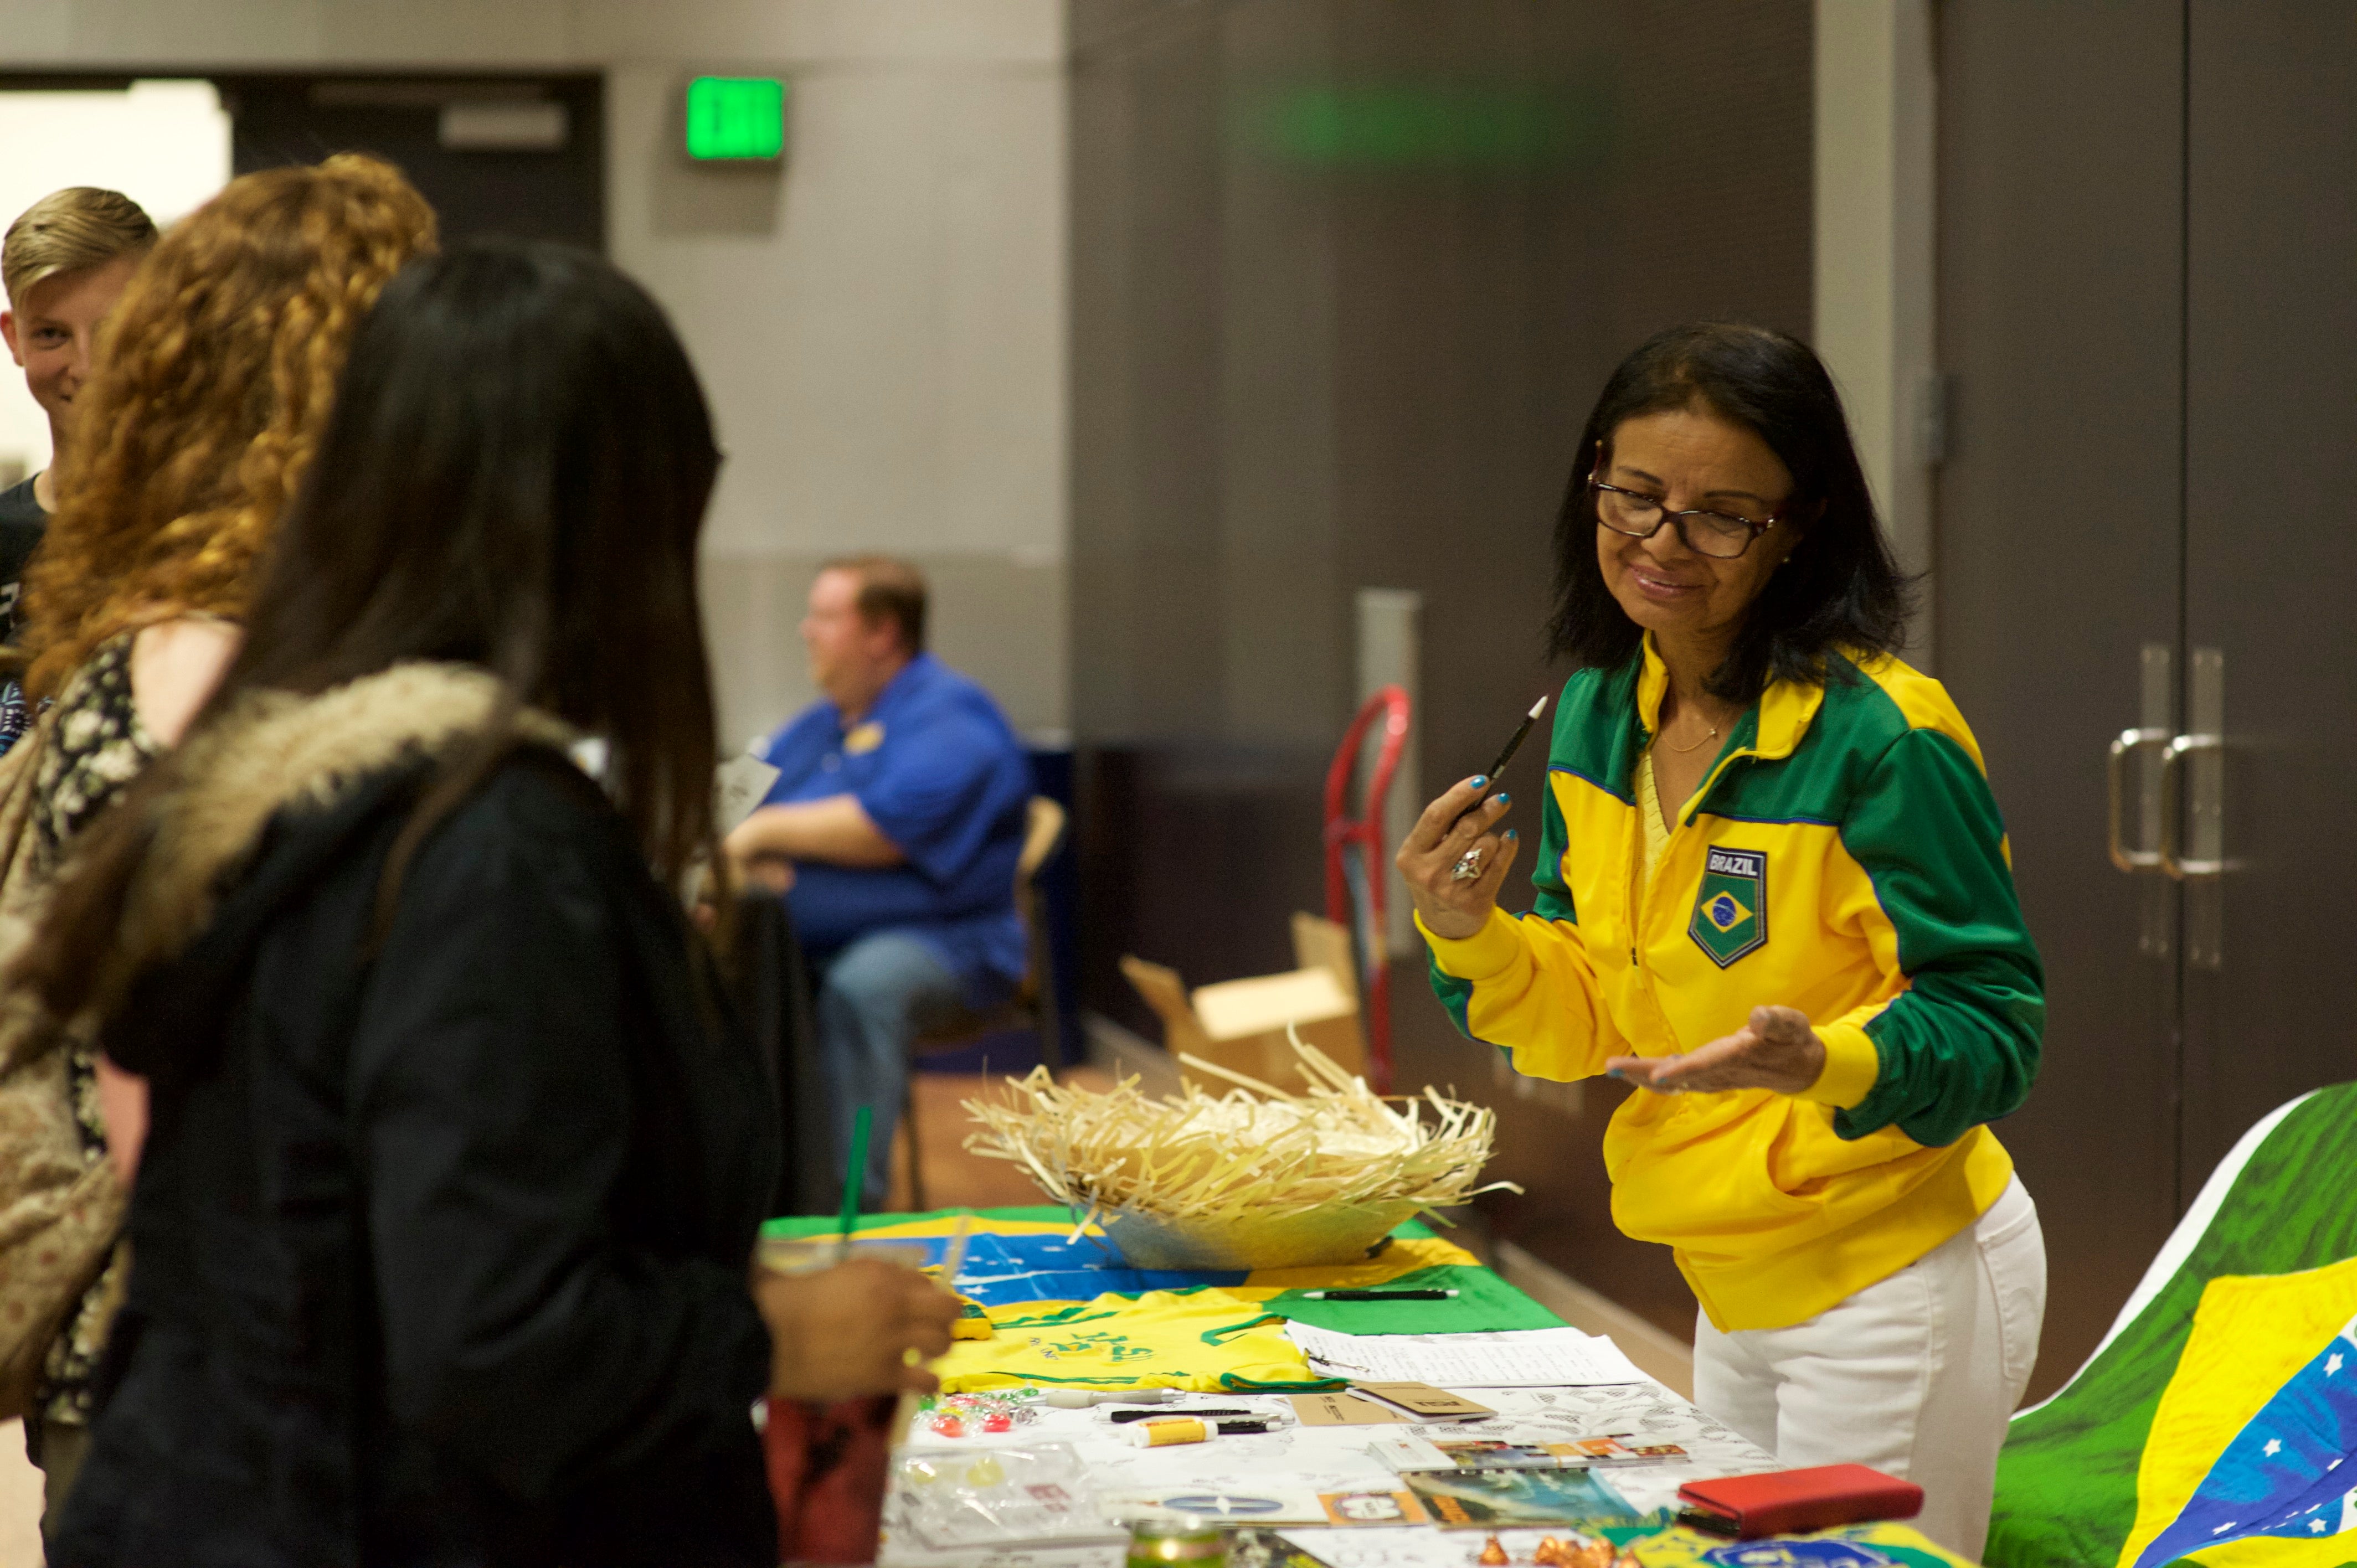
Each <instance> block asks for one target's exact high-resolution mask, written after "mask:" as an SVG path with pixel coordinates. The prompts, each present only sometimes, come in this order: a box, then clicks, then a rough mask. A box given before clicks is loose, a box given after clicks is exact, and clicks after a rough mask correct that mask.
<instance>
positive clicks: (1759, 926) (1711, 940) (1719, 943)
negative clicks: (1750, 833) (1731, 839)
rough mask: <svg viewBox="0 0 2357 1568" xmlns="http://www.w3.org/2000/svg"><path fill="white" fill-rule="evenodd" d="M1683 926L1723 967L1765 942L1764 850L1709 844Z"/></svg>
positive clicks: (1766, 878) (1766, 929)
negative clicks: (1689, 915) (1689, 917)
mask: <svg viewBox="0 0 2357 1568" xmlns="http://www.w3.org/2000/svg"><path fill="white" fill-rule="evenodd" d="M1686 929H1687V930H1688V931H1689V932H1690V933H1691V934H1692V935H1693V937H1694V940H1695V946H1696V947H1699V948H1700V949H1702V950H1703V951H1705V952H1706V953H1708V954H1709V955H1710V961H1711V962H1713V963H1715V964H1717V965H1718V967H1719V968H1721V969H1725V968H1726V967H1727V965H1728V964H1731V963H1733V962H1734V961H1736V960H1737V959H1739V958H1741V957H1742V956H1743V955H1744V954H1746V953H1748V952H1754V951H1757V950H1759V949H1760V947H1761V946H1762V945H1764V944H1765V943H1766V942H1767V940H1768V854H1767V852H1766V851H1765V850H1757V849H1721V848H1719V847H1717V846H1716V845H1714V846H1713V847H1712V848H1711V851H1710V858H1709V859H1708V860H1707V861H1706V862H1705V863H1704V865H1703V874H1702V891H1701V892H1699V893H1697V894H1695V908H1694V919H1693V920H1692V921H1691V922H1690V923H1689V924H1688V925H1687V927H1686Z"/></svg>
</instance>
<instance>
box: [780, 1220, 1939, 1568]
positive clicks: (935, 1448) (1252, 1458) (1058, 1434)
mask: <svg viewBox="0 0 2357 1568" xmlns="http://www.w3.org/2000/svg"><path fill="white" fill-rule="evenodd" d="M983 1215H984V1217H983V1218H981V1219H977V1220H976V1221H975V1224H976V1227H977V1229H983V1228H988V1227H992V1226H1002V1225H1003V1226H1006V1227H1007V1228H1010V1229H1012V1228H1021V1229H1025V1230H1032V1231H1035V1232H1036V1231H1038V1230H1040V1229H1043V1228H1044V1226H1045V1225H1048V1224H1060V1225H1063V1226H1069V1225H1070V1223H1071V1221H1070V1219H1069V1218H1068V1217H1067V1216H1066V1215H1065V1213H1064V1211H1063V1210H1061V1209H1059V1208H1035V1209H998V1210H988V1211H983ZM937 1218H938V1217H927V1216H909V1215H879V1216H874V1217H870V1218H867V1219H863V1221H862V1222H861V1228H862V1230H884V1231H887V1232H895V1231H898V1232H903V1233H905V1232H906V1231H907V1230H909V1229H911V1228H912V1227H915V1228H922V1227H921V1224H920V1222H921V1221H924V1220H927V1219H937ZM829 1228H830V1222H828V1221H825V1220H817V1219H814V1220H807V1221H780V1222H777V1223H776V1224H775V1225H774V1226H773V1227H772V1230H773V1232H776V1233H784V1234H804V1235H807V1234H812V1233H815V1232H823V1231H824V1230H828V1229H829ZM1395 1234H1397V1235H1401V1236H1403V1237H1405V1238H1406V1239H1409V1240H1424V1239H1426V1238H1429V1237H1430V1235H1431V1232H1430V1231H1428V1230H1424V1228H1422V1227H1420V1226H1411V1227H1403V1228H1402V1230H1401V1231H1400V1232H1395ZM1459 1255H1460V1256H1463V1254H1459ZM1446 1266H1448V1267H1455V1268H1470V1269H1472V1270H1475V1271H1478V1272H1480V1273H1482V1274H1483V1275H1484V1276H1485V1280H1486V1283H1485V1285H1484V1288H1483V1289H1482V1290H1481V1291H1480V1298H1481V1300H1482V1301H1483V1302H1485V1303H1487V1304H1488V1305H1485V1306H1484V1307H1483V1308H1482V1311H1483V1312H1484V1313H1485V1314H1488V1315H1491V1316H1506V1317H1510V1318H1511V1319H1512V1321H1511V1323H1510V1324H1508V1325H1506V1326H1513V1327H1529V1326H1538V1325H1540V1324H1559V1323H1560V1319H1557V1318H1555V1316H1554V1315H1552V1314H1550V1313H1548V1312H1547V1311H1546V1310H1545V1309H1544V1307H1542V1306H1540V1305H1539V1304H1537V1303H1536V1302H1534V1301H1532V1300H1531V1299H1530V1298H1529V1297H1528V1296H1526V1295H1523V1294H1522V1293H1521V1292H1519V1291H1516V1290H1514V1288H1513V1287H1512V1285H1509V1284H1507V1283H1505V1282H1504V1281H1502V1280H1500V1279H1498V1278H1497V1277H1496V1276H1495V1275H1494V1274H1489V1273H1487V1271H1480V1270H1479V1266H1478V1264H1471V1263H1470V1262H1469V1261H1468V1262H1467V1263H1465V1264H1451V1265H1446ZM1301 1273H1303V1272H1302V1271H1285V1272H1284V1273H1283V1274H1282V1275H1281V1276H1276V1275H1272V1276H1268V1277H1266V1278H1262V1277H1261V1276H1254V1277H1253V1278H1254V1279H1257V1280H1260V1282H1261V1283H1257V1284H1254V1283H1251V1282H1250V1281H1247V1280H1245V1279H1243V1278H1242V1277H1240V1276H1233V1275H1231V1276H1222V1277H1219V1278H1218V1281H1217V1283H1222V1285H1223V1286H1224V1288H1228V1289H1232V1290H1234V1291H1236V1292H1237V1293H1238V1294H1247V1295H1256V1296H1261V1297H1263V1298H1264V1299H1265V1300H1266V1301H1267V1305H1269V1306H1270V1307H1271V1308H1272V1309H1276V1310H1286V1311H1288V1312H1289V1313H1290V1314H1292V1315H1295V1316H1302V1317H1308V1316H1311V1314H1312V1311H1313V1309H1318V1308H1319V1307H1320V1305H1321V1304H1301V1303H1298V1302H1292V1301H1288V1300H1287V1299H1286V1298H1285V1297H1283V1296H1281V1295H1279V1294H1277V1292H1278V1291H1279V1290H1280V1289H1282V1288H1283V1287H1286V1286H1293V1287H1298V1286H1299V1285H1300V1284H1302V1283H1304V1282H1303V1281H1302V1280H1301V1279H1300V1278H1298V1277H1297V1276H1298V1275H1300V1274H1301ZM1056 1277H1058V1278H1064V1277H1065V1276H1056ZM1420 1277H1421V1276H1420ZM1069 1288H1070V1289H1071V1290H1072V1291H1078V1292H1085V1291H1086V1290H1087V1285H1086V1284H1084V1283H1075V1284H1071V1285H1070V1287H1069ZM1114 1288H1119V1287H1114ZM1058 1299H1064V1300H1071V1299H1081V1297H1077V1296H1075V1295H1071V1294H1066V1295H1063V1296H1060V1297H1059V1298H1058ZM1460 1299H1462V1298H1460ZM1330 1311H1331V1307H1330V1305H1326V1306H1324V1307H1323V1310H1322V1311H1320V1314H1319V1315H1320V1316H1325V1315H1326V1314H1328V1313H1330ZM1324 1326H1333V1327H1342V1326H1343V1325H1341V1324H1338V1323H1334V1322H1332V1321H1330V1319H1329V1322H1328V1323H1326V1324H1325V1325H1324ZM1484 1326H1491V1325H1490V1324H1489V1323H1488V1322H1487V1320H1486V1319H1485V1324H1484ZM1356 1331H1358V1332H1364V1331H1365V1329H1364V1328H1363V1327H1362V1326H1361V1327H1359V1328H1357V1329H1356ZM1464 1392H1465V1393H1466V1394H1467V1395H1468V1397H1469V1398H1472V1399H1474V1400H1476V1401H1478V1402H1480V1403H1482V1404H1485V1405H1488V1406H1491V1408H1493V1409H1495V1410H1497V1411H1498V1412H1499V1414H1498V1416H1497V1418H1496V1419H1494V1420H1491V1421H1485V1422H1481V1423H1462V1424H1452V1425H1448V1426H1430V1427H1426V1426H1414V1425H1410V1426H1380V1427H1377V1426H1349V1427H1346V1426H1328V1427H1318V1426H1308V1425H1299V1424H1294V1425H1287V1426H1284V1427H1281V1428H1279V1429H1278V1430H1275V1431H1272V1432H1269V1433H1267V1434H1246V1435H1236V1436H1222V1437H1219V1438H1216V1439H1214V1440H1213V1441H1211V1442H1209V1443H1204V1444H1189V1445H1184V1446H1177V1447H1164V1448H1154V1449H1142V1448H1138V1447H1135V1446H1134V1445H1133V1444H1131V1443H1130V1442H1129V1439H1128V1437H1127V1435H1126V1432H1125V1428H1123V1427H1121V1426H1117V1425H1115V1424H1114V1423H1110V1422H1109V1421H1107V1420H1106V1419H1105V1417H1104V1415H1103V1413H1102V1412H1099V1411H1093V1410H1060V1409H1052V1408H1050V1409H1046V1410H1043V1411H1042V1412H1040V1413H1039V1417H1038V1419H1037V1420H1036V1421H1034V1422H1033V1423H1029V1424H1028V1425H1026V1426H1024V1427H1020V1428H1017V1429H1016V1430H1015V1431H1012V1432H1008V1433H1005V1434H980V1433H976V1434H972V1435H968V1436H965V1437H962V1438H959V1439H956V1440H954V1441H952V1440H949V1439H944V1438H941V1437H937V1436H934V1435H932V1434H930V1433H928V1432H927V1431H925V1430H924V1429H923V1428H921V1427H920V1428H919V1429H918V1430H917V1431H916V1432H914V1433H913V1434H912V1435H911V1438H910V1442H909V1447H908V1450H907V1452H909V1453H912V1454H913V1453H925V1454H939V1455H943V1456H944V1460H943V1463H945V1464H946V1465H947V1466H950V1467H951V1468H952V1469H953V1468H954V1467H955V1466H957V1465H959V1464H962V1463H963V1464H967V1465H971V1464H972V1463H973V1462H974V1461H978V1460H979V1459H981V1458H982V1457H983V1456H984V1455H986V1454H989V1453H991V1452H992V1451H993V1450H998V1451H1005V1452H1006V1453H1008V1454H1009V1455H1010V1457H1011V1456H1013V1455H1015V1454H1016V1453H1017V1451H1029V1450H1031V1449H1034V1448H1036V1447H1038V1446H1039V1445H1040V1444H1067V1445H1069V1446H1070V1448H1071V1450H1072V1452H1073V1453H1074V1454H1075V1455H1077V1456H1078V1458H1079V1461H1080V1465H1081V1466H1082V1471H1083V1472H1084V1475H1085V1480H1086V1484H1087V1485H1088V1486H1089V1487H1091V1488H1092V1490H1093V1491H1094V1492H1095V1494H1096V1495H1097V1496H1098V1497H1099V1498H1111V1497H1115V1496H1118V1497H1122V1498H1169V1497H1173V1496H1179V1495H1183V1496H1186V1497H1189V1498H1193V1499H1199V1500H1200V1502H1201V1503H1202V1505H1203V1506H1202V1507H1201V1508H1200V1509H1199V1510H1198V1511H1202V1512H1206V1513H1211V1514H1222V1513H1224V1514H1227V1515H1228V1516H1229V1517H1232V1518H1235V1519H1237V1520H1238V1521H1239V1522H1255V1521H1257V1520H1265V1519H1269V1518H1270V1516H1269V1513H1268V1511H1267V1509H1268V1508H1269V1507H1270V1506H1272V1505H1273V1506H1274V1507H1275V1508H1276V1509H1278V1510H1280V1513H1281V1517H1282V1518H1284V1519H1286V1520H1293V1519H1297V1518H1300V1517H1303V1516H1304V1514H1305V1513H1306V1512H1307V1511H1308V1510H1310V1509H1314V1508H1315V1507H1316V1504H1315V1498H1317V1496H1318V1494H1322V1493H1362V1492H1391V1491H1394V1490H1396V1489H1397V1487H1398V1478H1397V1477H1396V1475H1395V1474H1394V1471H1393V1470H1392V1469H1391V1467H1390V1466H1387V1465H1385V1464H1383V1462H1382V1461H1380V1460H1378V1459H1377V1458H1375V1457H1374V1455H1372V1453H1371V1452H1370V1451H1369V1444H1370V1443H1371V1442H1372V1440H1373V1439H1375V1438H1376V1437H1378V1436H1383V1435H1396V1434H1407V1433H1422V1434H1428V1435H1436V1436H1464V1437H1481V1436H1498V1437H1510V1438H1512V1439H1516V1440H1524V1441H1533V1442H1564V1441H1569V1440H1572V1439H1577V1438H1584V1437H1593V1436H1602V1435H1607V1434H1628V1435H1627V1437H1626V1438H1625V1439H1624V1440H1625V1441H1627V1442H1629V1443H1631V1444H1632V1445H1636V1444H1677V1445H1679V1446H1680V1447H1683V1448H1684V1449H1685V1451H1686V1454H1687V1455H1688V1457H1687V1458H1686V1459H1685V1460H1683V1461H1678V1462H1674V1463H1667V1464H1660V1465H1646V1466H1625V1467H1619V1468H1613V1469H1609V1470H1607V1471H1603V1472H1600V1474H1601V1475H1602V1476H1603V1478H1604V1479H1605V1480H1606V1481H1607V1482H1608V1484H1609V1485H1610V1486H1611V1487H1612V1488H1613V1489H1614V1490H1615V1491H1617V1492H1619V1493H1620V1495H1621V1496H1622V1497H1624V1498H1626V1499H1627V1500H1628V1501H1629V1503H1630V1504H1631V1506H1632V1507H1633V1508H1635V1509H1638V1510H1640V1511H1641V1512H1642V1511H1649V1510H1652V1509H1674V1506H1675V1497H1676V1492H1677V1488H1678V1487H1680V1486H1681V1485H1683V1484H1684V1483H1685V1482H1687V1481H1692V1480H1698V1479H1703V1478H1706V1477H1715V1476H1727V1475H1736V1474H1741V1473H1745V1472H1749V1471H1759V1470H1772V1469H1775V1468H1777V1467H1778V1466H1777V1462H1776V1459H1775V1456H1774V1455H1770V1454H1768V1453H1766V1452H1764V1451H1763V1450H1761V1449H1760V1448H1758V1447H1756V1446H1754V1445H1753V1444H1750V1443H1749V1442H1747V1441H1746V1440H1744V1439H1743V1438H1741V1437H1739V1436H1738V1435H1736V1434H1734V1433H1733V1432H1731V1431H1729V1430H1727V1428H1726V1427H1724V1426H1722V1425H1720V1424H1719V1423H1717V1422H1716V1421H1713V1420H1712V1419H1711V1418H1710V1417H1709V1416H1707V1415H1706V1414H1704V1413H1703V1412H1701V1411H1700V1410H1698V1409H1696V1408H1695V1405H1694V1404H1693V1403H1691V1402H1689V1401H1687V1400H1685V1399H1684V1398H1683V1397H1681V1396H1680V1395H1678V1394H1677V1393H1675V1392H1674V1391H1671V1390H1670V1389H1668V1388H1666V1387H1664V1386H1663V1385H1662V1384H1661V1383H1659V1382H1655V1381H1652V1380H1645V1381H1641V1382H1635V1383H1623V1384H1611V1385H1603V1386H1596V1387H1586V1388H1571V1387H1563V1388H1529V1389H1500V1388H1485V1389H1468V1390H1465V1391H1464ZM1178 1403H1179V1404H1181V1405H1196V1406H1205V1405H1214V1404H1216V1405H1218V1406H1220V1407H1222V1408H1234V1407H1243V1408H1247V1409H1255V1410H1263V1409H1265V1410H1268V1411H1272V1412H1275V1411H1286V1412H1289V1409H1290V1407H1289V1406H1288V1405H1287V1404H1286V1401H1285V1399H1284V1396H1281V1395H1274V1394H1234V1393H1221V1394H1216V1395H1213V1394H1202V1393H1189V1394H1185V1395H1182V1396H1180V1398H1179V1401H1178ZM959 1456H963V1458H960V1457H959ZM1304 1499H1308V1502H1307V1503H1305V1501H1304ZM910 1505H911V1498H909V1496H907V1495H905V1494H903V1495H896V1496H895V1497H894V1498H892V1499H891V1500H890V1501H889V1502H888V1504H887V1509H886V1536H885V1543H884V1547H883V1551H882V1553H881V1558H880V1562H881V1563H882V1565H883V1568H1118V1565H1119V1564H1120V1563H1121V1562H1122V1559H1123V1548H1122V1546H1121V1545H1120V1544H1119V1543H1117V1542H1101V1543H1092V1544H1073V1545H1058V1546H975V1547H968V1548H963V1549H959V1550H940V1549H937V1548H934V1547H931V1546H929V1545H927V1544H926V1543H924V1542H923V1541H920V1540H919V1539H917V1538H916V1537H915V1536H914V1534H913V1533H912V1532H911V1531H909V1530H907V1529H906V1528H905V1522H906V1520H907V1519H908V1516H909V1507H910ZM1187 1506H1188V1507H1189V1509H1196V1508H1197V1503H1196V1502H1194V1501H1190V1502H1189V1504H1188V1505H1187ZM1274 1528H1277V1529H1280V1530H1283V1532H1284V1534H1285V1535H1286V1538H1287V1539H1288V1540H1291V1541H1294V1542H1295V1543H1296V1544H1297V1545H1298V1546H1300V1547H1301V1548H1302V1549H1303V1550H1304V1551H1307V1552H1309V1553H1311V1554H1312V1555H1313V1556H1315V1557H1317V1558H1318V1559H1319V1560H1321V1561H1322V1562H1324V1563H1327V1564H1329V1568H1472V1565H1473V1564H1474V1563H1475V1559H1476V1557H1477V1555H1478V1553H1479V1552H1480V1550H1481V1547H1482V1545H1483V1542H1484V1541H1485V1539H1486V1536H1485V1534H1484V1532H1482V1531H1480V1530H1439V1529H1437V1528H1435V1527H1431V1526H1421V1525H1403V1526H1383V1527H1373V1526H1366V1527H1356V1528H1348V1529H1338V1528H1332V1527H1329V1526H1324V1525H1309V1524H1295V1523H1289V1522H1287V1523H1275V1524H1274ZM1659 1530H1660V1527H1659V1525H1658V1524H1655V1525H1648V1526H1646V1527H1644V1528H1643V1529H1642V1530H1637V1531H1620V1532H1616V1533H1618V1534H1622V1535H1636V1536H1641V1537H1646V1538H1649V1539H1650V1540H1652V1541H1654V1542H1657V1543H1658V1544H1656V1545H1655V1546H1654V1547H1653V1549H1652V1555H1651V1556H1646V1555H1645V1554H1644V1552H1642V1551H1641V1560H1642V1561H1643V1562H1644V1563H1645V1568H1656V1564H1657V1563H1660V1564H1664V1565H1669V1564H1677V1565H1683V1564H1685V1563H1699V1564H1704V1565H1706V1568H1799V1565H1806V1568H1878V1565H1881V1564H1890V1563H1900V1564H1907V1565H1908V1568H1948V1565H1953V1564H1955V1563H1958V1562H1959V1561H1960V1560H1959V1559H1956V1558H1954V1557H1951V1556H1947V1555H1945V1554H1943V1553H1940V1552H1937V1551H1936V1549H1934V1548H1932V1547H1931V1546H1930V1544H1929V1543H1928V1542H1926V1541H1923V1540H1922V1538H1921V1536H1918V1535H1916V1534H1915V1533H1914V1532H1913V1531H1912V1530H1907V1529H1905V1528H1904V1527H1901V1526H1892V1525H1879V1526H1867V1527H1859V1528H1858V1529H1855V1530H1846V1531H1829V1532H1819V1533H1818V1534H1816V1535H1813V1536H1810V1537H1795V1538H1790V1539H1789V1540H1783V1541H1773V1542H1760V1541H1753V1542H1745V1543H1743V1544H1742V1545H1741V1546H1740V1547H1737V1546H1735V1545H1733V1544H1732V1543H1729V1542H1727V1541H1723V1540H1718V1539H1716V1538H1711V1537H1706V1536H1700V1535H1696V1534H1695V1533H1694V1532H1692V1531H1675V1532H1673V1534H1671V1535H1663V1534H1660V1533H1659ZM1548 1533H1560V1532H1559V1531H1556V1532H1550V1531H1547V1530H1504V1531H1501V1532H1500V1540H1501V1544H1503V1545H1504V1546H1505V1547H1506V1548H1507V1550H1508V1552H1510V1553H1511V1554H1512V1556H1513V1558H1514V1560H1515V1562H1516V1563H1518V1564H1521V1563H1528V1562H1529V1559H1530V1553H1531V1551H1532V1549H1533V1548H1534V1546H1535V1545H1536V1544H1537V1542H1538V1541H1539V1540H1540V1539H1541V1538H1542V1537H1544V1535H1546V1534H1548Z"/></svg>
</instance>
